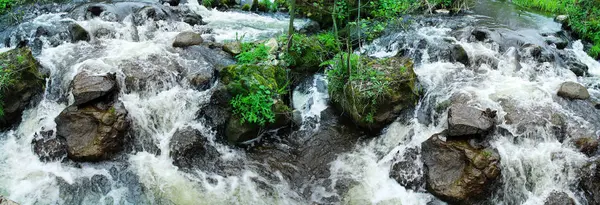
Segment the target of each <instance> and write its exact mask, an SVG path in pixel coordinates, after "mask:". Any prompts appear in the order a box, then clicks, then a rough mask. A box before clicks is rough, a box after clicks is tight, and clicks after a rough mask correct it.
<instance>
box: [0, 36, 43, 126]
mask: <svg viewBox="0 0 600 205" xmlns="http://www.w3.org/2000/svg"><path fill="white" fill-rule="evenodd" d="M39 68H40V66H39V64H38V62H37V61H36V60H35V59H34V58H33V55H32V53H31V51H30V50H29V49H28V48H18V49H13V50H10V51H7V52H4V53H0V69H1V70H2V72H3V73H10V74H7V75H8V77H9V79H10V80H11V81H10V82H7V84H4V85H3V88H2V92H1V94H2V95H1V96H2V97H1V98H0V100H1V101H2V103H1V105H2V107H0V108H2V110H3V115H0V129H5V128H7V127H9V126H12V125H15V124H17V123H19V122H20V121H21V116H22V114H23V111H24V110H25V109H26V108H28V107H30V106H33V105H34V104H36V103H37V101H36V97H37V96H40V94H42V92H43V91H44V88H45V85H46V80H45V78H46V76H45V75H43V74H42V73H40V71H39ZM3 83H5V82H3Z"/></svg>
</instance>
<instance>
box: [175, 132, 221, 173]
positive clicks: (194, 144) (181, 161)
mask: <svg viewBox="0 0 600 205" xmlns="http://www.w3.org/2000/svg"><path fill="white" fill-rule="evenodd" d="M169 149H170V150H171V153H170V155H171V158H173V164H174V165H175V166H178V167H183V168H193V167H202V168H204V169H206V168H207V167H211V166H214V162H215V161H216V160H217V159H219V158H220V154H219V152H218V151H217V150H216V149H215V148H214V147H213V146H212V145H211V144H210V141H209V140H208V139H207V137H205V136H204V135H203V134H202V133H201V132H200V131H198V130H196V129H194V128H191V127H186V128H181V129H179V130H177V131H176V132H175V134H173V137H172V138H171V142H170V144H169Z"/></svg>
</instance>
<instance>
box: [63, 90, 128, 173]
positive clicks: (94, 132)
mask: <svg viewBox="0 0 600 205" xmlns="http://www.w3.org/2000/svg"><path fill="white" fill-rule="evenodd" d="M127 114H128V113H127V110H125V107H124V106H123V103H122V102H120V101H117V102H114V103H106V102H98V103H95V104H90V105H87V106H82V107H78V106H75V105H72V106H69V107H67V108H66V109H65V110H63V111H62V112H61V113H60V114H59V115H58V117H56V119H55V120H54V121H55V122H56V134H57V137H61V138H64V139H65V141H66V144H67V147H68V157H69V158H70V159H72V160H74V161H86V162H88V161H91V162H94V161H102V160H106V159H109V158H111V157H112V156H113V155H114V154H116V153H118V152H119V151H121V150H122V148H123V141H124V136H125V132H126V131H127V129H128V128H129V121H128V119H127Z"/></svg>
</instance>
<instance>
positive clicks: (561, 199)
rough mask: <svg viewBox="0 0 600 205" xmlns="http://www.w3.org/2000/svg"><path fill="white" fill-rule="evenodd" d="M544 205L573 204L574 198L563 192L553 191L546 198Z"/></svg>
mask: <svg viewBox="0 0 600 205" xmlns="http://www.w3.org/2000/svg"><path fill="white" fill-rule="evenodd" d="M544 205H575V200H573V198H571V197H570V196H569V195H568V194H567V193H565V192H557V191H553V192H552V193H550V195H549V196H548V198H546V201H545V202H544Z"/></svg>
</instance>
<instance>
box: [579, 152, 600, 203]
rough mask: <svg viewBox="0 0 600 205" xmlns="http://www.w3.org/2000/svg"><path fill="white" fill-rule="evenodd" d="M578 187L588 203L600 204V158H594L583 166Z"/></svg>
mask: <svg viewBox="0 0 600 205" xmlns="http://www.w3.org/2000/svg"><path fill="white" fill-rule="evenodd" d="M580 176H581V179H580V180H579V184H578V187H579V189H580V190H582V192H581V193H583V195H584V197H585V199H586V200H587V202H588V204H600V159H594V161H591V162H589V163H588V164H586V165H585V166H584V167H582V168H581V174H580Z"/></svg>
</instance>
